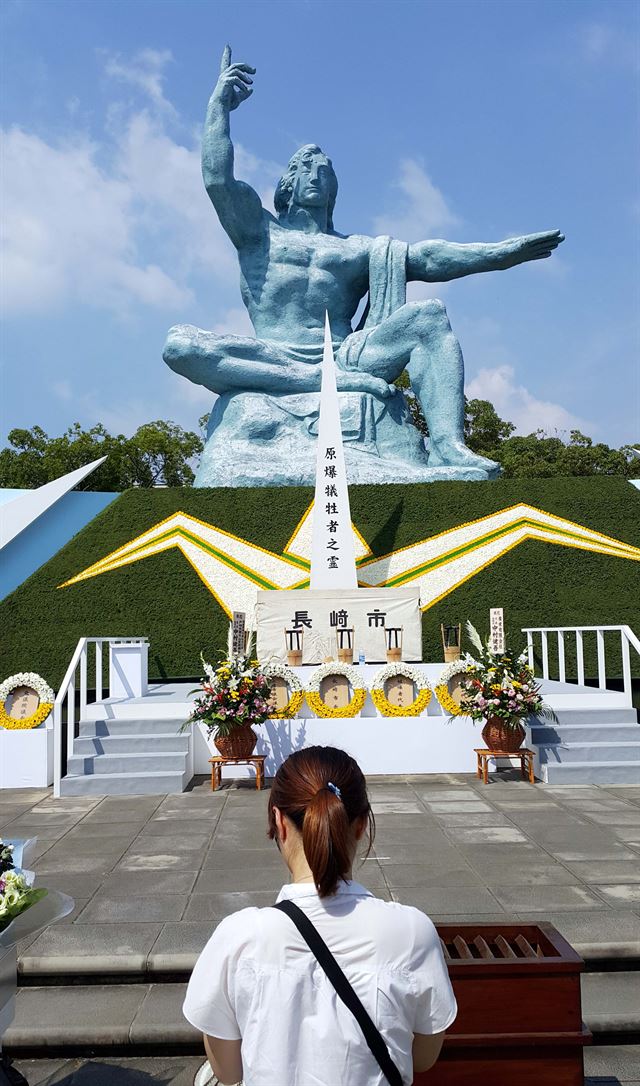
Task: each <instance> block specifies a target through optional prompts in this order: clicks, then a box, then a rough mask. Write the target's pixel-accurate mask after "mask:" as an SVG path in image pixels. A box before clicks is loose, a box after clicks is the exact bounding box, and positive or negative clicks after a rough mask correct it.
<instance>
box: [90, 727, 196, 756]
mask: <svg viewBox="0 0 640 1086" xmlns="http://www.w3.org/2000/svg"><path fill="white" fill-rule="evenodd" d="M152 738H153V750H154V751H156V752H158V753H160V752H165V753H166V752H168V751H172V750H173V751H186V750H188V749H189V736H188V735H186V734H183V735H178V734H176V733H174V732H167V733H163V732H154V733H153V737H152ZM150 749H151V743H150V736H149V735H101V736H97V737H93V738H92V737H90V736H86V737H82V738H79V739H74V741H73V754H74V757H75V755H76V754H78V755H85V756H87V755H93V754H136V753H144V752H146V751H149V750H150Z"/></svg>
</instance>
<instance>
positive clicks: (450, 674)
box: [435, 659, 473, 716]
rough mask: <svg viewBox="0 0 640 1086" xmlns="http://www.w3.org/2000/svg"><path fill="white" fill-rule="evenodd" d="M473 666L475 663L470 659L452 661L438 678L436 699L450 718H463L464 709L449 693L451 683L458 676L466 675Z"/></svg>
mask: <svg viewBox="0 0 640 1086" xmlns="http://www.w3.org/2000/svg"><path fill="white" fill-rule="evenodd" d="M472 665H473V661H472V660H470V659H465V660H452V661H451V663H450V664H447V665H446V667H444V668H443V669H442V671H441V672H440V675H439V676H438V681H437V683H436V687H435V690H436V697H437V699H438V701H439V702H440V705H441V706H442V708H443V709H444V711H445V713H448V714H449V716H462V715H463V713H462V709H461V708H460V706H459V705H458V703H457V701H455V700H454V699H453V698H452V697H451V694H450V693H449V683H450V682H451V680H452V679H455V677H456V675H466V673H467V672H468V671H469V668H470V667H471V666H472Z"/></svg>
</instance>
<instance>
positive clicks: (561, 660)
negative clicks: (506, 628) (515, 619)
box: [522, 626, 640, 706]
mask: <svg viewBox="0 0 640 1086" xmlns="http://www.w3.org/2000/svg"><path fill="white" fill-rule="evenodd" d="M522 632H523V633H524V634H526V635H527V656H528V659H529V664H530V666H531V667H532V668H533V667H534V666H535V652H534V641H533V636H534V634H539V635H540V652H541V661H542V678H543V679H548V678H549V637H550V635H555V637H556V638H557V645H558V675H559V679H560V682H566V681H567V678H566V665H565V634H575V643H576V667H577V673H578V675H577V682H578V685H579V686H584V637H583V635H584V634H585V633H595V635H596V651H597V660H598V687H599V689H600V690H606V689H607V661H606V652H605V648H606V645H605V634H606V633H618V634H620V651H621V653H622V688H623V692H624V696H625V701H626V704H627V705H629V706H631V705H633V697H632V680H631V659H630V649H634V650H635V651H636V652H637V653H638V655H639V656H640V639H639V638H638V637H637V636H636V634H635V633H634V632H633V630H632V629H631V627H630V626H524V627H523V629H522Z"/></svg>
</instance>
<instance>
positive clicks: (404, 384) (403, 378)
mask: <svg viewBox="0 0 640 1086" xmlns="http://www.w3.org/2000/svg"><path fill="white" fill-rule="evenodd" d="M393 383H394V385H395V386H396V388H399V389H400V391H401V392H402V394H403V396H404V398H405V401H406V404H407V407H408V408H409V414H410V416H411V421H412V423H413V425H414V426H415V428H416V430H419V431H420V433H421V434H422V436H423V437H428V436H429V427H428V426H427V420H426V419H425V417H424V414H423V412H422V408H421V407H420V404H419V402H418V397H417V396H416V394H415V392H414V391H413V389H412V388H411V381H410V380H409V374H408V373H407V371H406V370H403V371H402V373H401V374H400V376H399V377H397V378H396V380H395V381H394V382H393Z"/></svg>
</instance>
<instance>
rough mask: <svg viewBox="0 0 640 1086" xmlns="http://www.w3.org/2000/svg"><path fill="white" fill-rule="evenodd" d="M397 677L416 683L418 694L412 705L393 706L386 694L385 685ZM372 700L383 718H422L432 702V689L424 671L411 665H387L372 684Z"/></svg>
mask: <svg viewBox="0 0 640 1086" xmlns="http://www.w3.org/2000/svg"><path fill="white" fill-rule="evenodd" d="M396 675H402V676H403V677H404V678H405V679H410V680H411V682H412V683H414V685H415V687H416V689H417V691H418V693H417V696H416V697H415V698H414V700H413V701H412V703H411V705H392V704H391V702H390V701H389V700H388V698H387V695H386V693H385V689H384V687H385V683H387V682H388V681H389V679H394V678H395V677H396ZM371 698H372V700H373V704H374V705H375V707H376V709H377V710H378V712H379V713H380V714H381V715H382V716H420V713H422V712H424V710H425V709H426V708H427V705H428V704H429V702H430V701H431V687H430V686H429V683H428V682H427V677H426V675H425V674H424V672H423V671H420V669H419V668H417V667H412V666H411V664H403V663H400V662H398V663H397V664H387V666H386V667H383V668H381V669H380V671H378V672H377V673H376V675H375V677H374V680H373V682H372V684H371Z"/></svg>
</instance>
